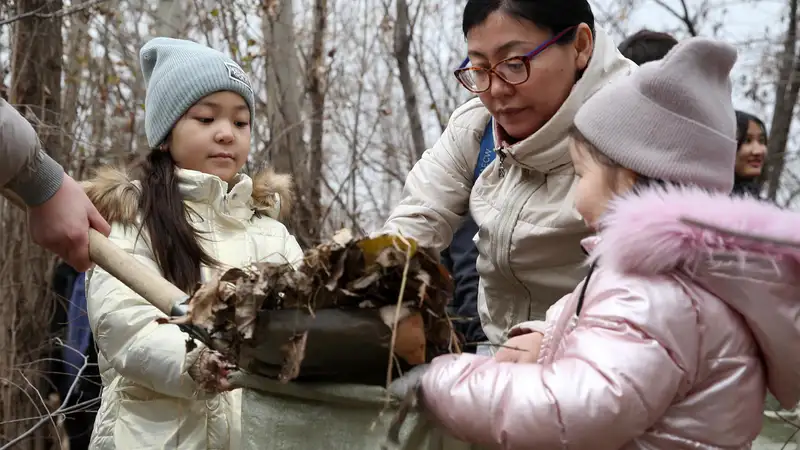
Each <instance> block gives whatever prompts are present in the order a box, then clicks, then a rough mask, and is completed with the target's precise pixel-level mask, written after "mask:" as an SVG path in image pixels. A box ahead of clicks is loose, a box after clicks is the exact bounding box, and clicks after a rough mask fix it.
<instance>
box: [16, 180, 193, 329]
mask: <svg viewBox="0 0 800 450" xmlns="http://www.w3.org/2000/svg"><path fill="white" fill-rule="evenodd" d="M3 196H4V197H6V198H7V199H8V200H9V201H10V202H11V203H12V204H14V205H15V206H17V207H18V208H20V209H22V210H25V209H27V208H26V206H25V203H23V202H22V200H21V199H20V198H19V197H17V195H16V194H14V193H13V192H11V191H8V190H6V189H3ZM89 258H90V259H91V260H92V262H94V263H95V264H97V265H98V266H100V267H102V268H103V269H104V270H105V271H106V272H108V273H110V274H111V275H113V276H114V277H115V278H117V279H118V280H120V281H122V282H123V283H124V284H125V285H126V286H128V287H129V288H131V289H132V290H133V292H136V293H137V294H139V295H141V296H142V297H144V299H145V300H147V301H148V302H150V303H151V304H152V305H153V306H155V307H156V308H158V309H159V310H161V312H163V313H164V314H167V315H168V316H180V315H183V314H184V310H183V309H181V308H180V306H179V305H180V304H181V303H183V301H184V300H186V298H187V297H188V296H187V295H186V293H185V292H183V291H182V290H180V289H178V288H177V287H176V286H175V285H174V284H172V283H170V282H169V281H167V280H165V279H164V278H162V277H160V276H158V275H157V274H155V273H154V272H153V271H152V270H151V269H149V268H148V267H146V266H145V265H144V264H142V263H141V262H139V261H137V260H136V258H134V257H133V256H131V255H130V254H128V252H126V251H125V250H122V249H121V248H119V247H118V246H117V245H116V244H114V243H113V242H111V241H110V240H109V239H108V238H107V237H105V236H103V234H102V233H100V232H99V231H97V230H94V229H89Z"/></svg>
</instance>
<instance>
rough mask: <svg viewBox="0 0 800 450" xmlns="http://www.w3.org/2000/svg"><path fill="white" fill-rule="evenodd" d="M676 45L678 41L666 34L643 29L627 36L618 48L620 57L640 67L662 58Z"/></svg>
mask: <svg viewBox="0 0 800 450" xmlns="http://www.w3.org/2000/svg"><path fill="white" fill-rule="evenodd" d="M677 43H678V40H677V39H675V38H674V37H672V36H671V35H669V34H667V33H662V32H660V31H652V30H648V29H646V28H644V29H641V30H639V31H637V32H636V33H634V34H632V35H630V36H628V37H627V38H626V39H625V40H624V41H622V43H621V44H619V47H618V48H619V51H620V53H622V56H624V57H626V58H628V59H630V60H631V61H633V62H635V63H636V64H637V65H640V66H641V65H642V64H644V63H646V62H650V61H656V60H659V59H661V58H663V57H664V55H666V54H667V53H668V52H669V51H670V50H671V49H672V47H674V46H675V45H676V44H677Z"/></svg>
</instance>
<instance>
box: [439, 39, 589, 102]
mask: <svg viewBox="0 0 800 450" xmlns="http://www.w3.org/2000/svg"><path fill="white" fill-rule="evenodd" d="M577 27H578V26H577V25H573V26H571V27H568V28H565V29H564V30H562V31H561V32H560V33H558V34H556V35H555V36H553V37H552V38H550V39H548V40H547V41H545V42H543V43H542V44H541V45H539V46H538V47H536V48H535V49H533V50H531V51H530V52H528V53H526V54H524V55H522V56H514V57H512V58H506V59H504V60H502V61H500V62H498V63H497V64H495V65H494V66H492V68H491V69H485V68H483V67H467V64H469V57H467V58H465V59H464V61H463V62H462V63H461V65H460V66H459V67H458V69H456V70H455V72H453V73H454V75H455V76H456V79H457V80H458V82H459V83H461V85H462V86H464V87H465V88H466V89H467V90H468V91H470V92H473V93H475V94H480V93H482V92H486V91H488V90H489V89H490V88H491V87H492V77H491V74H495V75H497V76H498V77H499V78H500V79H501V80H503V81H505V82H506V83H508V84H511V85H518V84H522V83H524V82H526V81H528V78H530V76H531V60H532V59H533V58H535V57H536V55H538V54H539V53H542V52H543V51H545V50H546V49H547V48H548V47H550V46H551V45H553V44H554V43H556V42H557V41H558V40H559V39H561V38H562V37H564V36H565V35H566V34H567V33H569V32H570V31H572V30H574V29H575V28H577ZM514 60H519V61H521V62H522V63H523V64H524V65H525V78H524V79H522V80H520V81H513V82H512V81H509V80H508V79H507V78H506V77H505V76H504V75H503V74H501V73H499V72H498V71H496V70H495V69H496V68H497V67H499V66H500V65H502V64H506V63H508V62H510V61H514ZM469 72H487V79H488V80H489V81H488V83H487V84H486V88H485V89H479V88H478V86H477V85H475V84H474V83H473V85H474V87H472V86H470V85H468V84H467V81H466V80H465V79H463V78H462V76H463V75H464V74H467V73H469Z"/></svg>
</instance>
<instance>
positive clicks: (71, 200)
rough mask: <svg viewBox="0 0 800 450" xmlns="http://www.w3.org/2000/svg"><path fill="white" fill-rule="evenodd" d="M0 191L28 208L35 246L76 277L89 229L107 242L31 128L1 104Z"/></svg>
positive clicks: (85, 257) (84, 263) (96, 218)
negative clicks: (64, 264) (60, 261)
mask: <svg viewBox="0 0 800 450" xmlns="http://www.w3.org/2000/svg"><path fill="white" fill-rule="evenodd" d="M0 160H2V165H0V189H2V190H3V191H5V190H8V191H10V192H11V193H13V194H15V195H16V196H17V197H19V198H20V200H22V201H23V202H24V203H25V205H26V206H27V207H28V230H29V233H30V236H31V238H32V239H33V241H34V242H35V243H37V244H38V245H41V246H42V247H44V248H46V249H47V250H50V251H52V252H54V253H55V254H57V255H58V256H60V257H61V258H63V259H64V260H65V261H66V262H67V263H68V264H69V265H70V266H72V267H73V268H74V269H75V270H77V271H79V272H83V271H85V270H88V269H89V267H90V266H91V261H90V260H89V229H90V228H94V229H95V230H97V231H99V232H101V233H103V234H104V235H106V236H108V233H109V232H111V227H110V226H109V225H108V222H106V221H105V219H103V217H102V216H101V215H100V213H99V212H97V208H95V207H94V205H92V202H91V201H89V198H88V197H87V196H86V193H84V192H83V189H81V187H80V185H79V184H78V183H77V182H76V181H75V180H73V179H72V177H70V176H69V175H67V174H66V173H65V172H64V168H63V167H61V166H60V165H59V164H58V163H57V162H56V161H54V160H53V159H52V158H51V157H50V156H48V155H47V153H45V151H44V150H43V149H42V147H41V144H40V142H39V137H38V136H37V135H36V131H35V130H34V129H33V126H32V125H31V124H30V122H28V121H27V120H26V119H25V118H24V117H23V116H22V114H20V113H19V111H17V110H16V109H15V108H14V107H13V106H11V105H10V104H9V103H8V102H7V101H5V100H4V99H2V98H0Z"/></svg>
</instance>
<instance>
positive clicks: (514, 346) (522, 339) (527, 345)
mask: <svg viewBox="0 0 800 450" xmlns="http://www.w3.org/2000/svg"><path fill="white" fill-rule="evenodd" d="M542 338H544V335H543V334H542V333H539V332H536V331H534V332H531V333H526V334H522V335H519V336H515V337H512V338H511V339H509V340H508V341H506V343H505V344H504V346H503V347H502V348H501V349H500V350H498V351H497V353H495V355H494V359H495V360H496V361H498V362H513V363H535V362H536V361H537V360H538V359H539V349H540V348H541V345H542Z"/></svg>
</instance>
